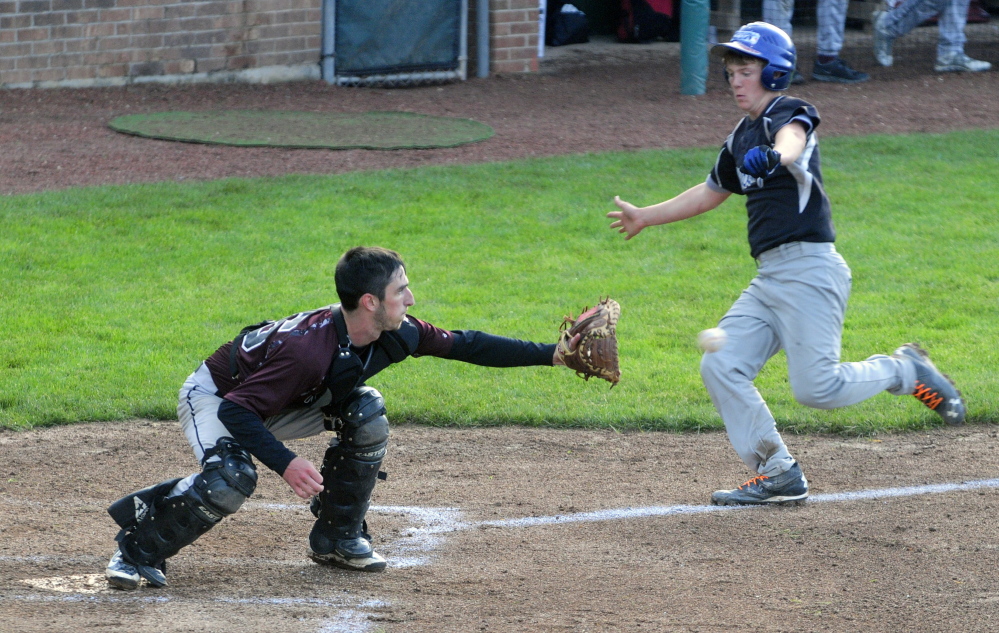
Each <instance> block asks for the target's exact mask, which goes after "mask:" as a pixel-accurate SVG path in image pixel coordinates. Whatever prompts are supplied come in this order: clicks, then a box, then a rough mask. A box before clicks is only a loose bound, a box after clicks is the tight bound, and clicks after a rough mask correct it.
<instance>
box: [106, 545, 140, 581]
mask: <svg viewBox="0 0 999 633" xmlns="http://www.w3.org/2000/svg"><path fill="white" fill-rule="evenodd" d="M104 575H105V576H107V579H108V584H109V585H111V586H112V587H117V588H118V589H124V590H126V591H132V590H133V589H138V588H139V570H138V569H136V567H135V565H129V564H128V563H126V562H125V560H124V559H123V558H122V557H121V550H120V549H116V550H115V551H114V554H113V555H112V556H111V560H110V562H108V567H107V569H106V570H104Z"/></svg>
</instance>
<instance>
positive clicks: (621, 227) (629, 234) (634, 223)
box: [607, 196, 645, 241]
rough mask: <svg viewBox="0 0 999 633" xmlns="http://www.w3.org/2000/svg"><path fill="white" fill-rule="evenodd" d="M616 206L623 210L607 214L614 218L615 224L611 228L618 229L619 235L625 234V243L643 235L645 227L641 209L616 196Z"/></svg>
mask: <svg viewBox="0 0 999 633" xmlns="http://www.w3.org/2000/svg"><path fill="white" fill-rule="evenodd" d="M614 204H616V205H617V206H618V208H619V209H621V210H620V211H611V212H610V213H608V214H607V217H608V218H614V222H611V225H610V228H612V229H617V230H618V231H617V232H618V233H624V234H625V235H624V239H625V241H627V240H630V239H631V238H633V237H635V236H636V235H638V234H639V233H641V232H642V229H644V228H645V225H644V224H642V221H641V216H642V212H641V211H640V210H639V208H638V207H636V206H635V205H633V204H631V203H630V202H625V201H624V200H622V199H621V197H620V196H614Z"/></svg>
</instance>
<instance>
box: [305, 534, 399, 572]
mask: <svg viewBox="0 0 999 633" xmlns="http://www.w3.org/2000/svg"><path fill="white" fill-rule="evenodd" d="M309 558H311V559H312V560H314V561H316V562H317V563H320V564H322V565H335V566H337V567H340V568H342V569H349V570H351V571H383V570H384V569H385V567H386V562H385V559H384V558H382V557H381V555H379V554H378V552H376V551H375V550H374V548H372V547H371V542H370V541H368V539H366V538H361V537H358V538H346V539H340V540H338V541H331V540H329V539H327V538H326V537H325V536H323V535H321V534H316V533H313V534H312V535H310V536H309Z"/></svg>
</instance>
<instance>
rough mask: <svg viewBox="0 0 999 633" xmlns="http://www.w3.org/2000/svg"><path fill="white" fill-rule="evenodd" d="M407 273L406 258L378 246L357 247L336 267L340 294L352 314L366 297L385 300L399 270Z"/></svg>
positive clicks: (342, 303)
mask: <svg viewBox="0 0 999 633" xmlns="http://www.w3.org/2000/svg"><path fill="white" fill-rule="evenodd" d="M400 268H401V269H403V270H406V264H405V263H404V262H403V261H402V257H401V256H400V255H399V253H397V252H395V251H390V250H389V249H387V248H381V247H378V246H355V247H354V248H352V249H350V250H349V251H347V252H346V253H344V254H343V257H341V258H340V261H338V262H337V264H336V274H335V277H334V279H335V281H336V293H337V295H338V296H339V297H340V304H341V305H342V306H343V309H344V310H347V311H348V312H349V311H351V310H356V309H357V305H358V303H359V302H360V300H361V297H363V296H364V295H366V294H372V295H374V296H376V297H378V299H379V300H384V299H385V288H386V287H388V285H389V282H390V281H392V276H393V275H395V273H396V271H398V270H399V269H400Z"/></svg>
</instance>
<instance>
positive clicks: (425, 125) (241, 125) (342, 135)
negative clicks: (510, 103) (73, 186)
mask: <svg viewBox="0 0 999 633" xmlns="http://www.w3.org/2000/svg"><path fill="white" fill-rule="evenodd" d="M108 126H109V127H110V128H111V129H112V130H115V131H117V132H122V133H124V134H133V135H135V136H142V137H146V138H155V139H161V140H167V141H181V142H186V143H207V144H214V145H236V146H241V147H287V148H300V149H432V148H438V147H457V146H458V145H464V144H466V143H475V142H477V141H484V140H486V139H488V138H490V137H491V136H492V135H493V129H492V128H491V127H489V126H488V125H485V124H484V123H479V122H478V121H472V120H471V119H459V118H454V117H441V116H430V115H426V114H414V113H412V112H357V113H353V112H297V111H286V110H221V111H213V112H182V111H177V112H155V113H151V114H129V115H125V116H120V117H117V118H115V119H112V120H111V122H110V123H108Z"/></svg>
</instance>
